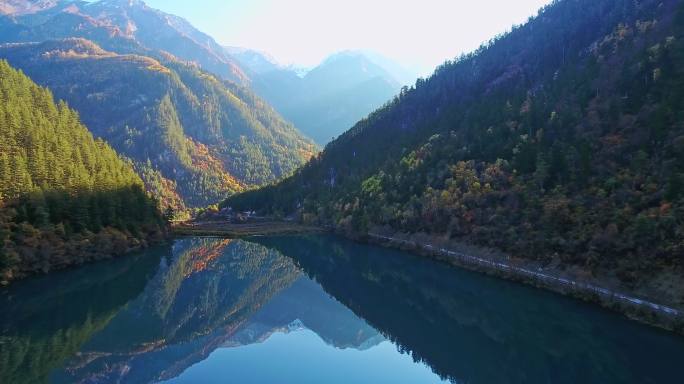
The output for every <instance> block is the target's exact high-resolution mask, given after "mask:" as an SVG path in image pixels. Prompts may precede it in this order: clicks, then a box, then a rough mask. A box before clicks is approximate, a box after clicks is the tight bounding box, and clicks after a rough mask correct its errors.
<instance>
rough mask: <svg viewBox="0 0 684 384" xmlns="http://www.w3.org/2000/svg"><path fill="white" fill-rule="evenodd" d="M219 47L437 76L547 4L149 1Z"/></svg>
mask: <svg viewBox="0 0 684 384" xmlns="http://www.w3.org/2000/svg"><path fill="white" fill-rule="evenodd" d="M146 2H147V3H148V4H149V5H150V6H152V7H154V8H158V9H161V10H163V11H166V12H169V13H173V14H177V15H179V16H182V17H184V18H186V19H188V20H189V21H190V22H191V23H193V24H194V25H195V26H196V27H198V28H199V29H200V30H202V31H204V32H206V33H208V34H210V35H211V36H213V37H214V38H215V39H216V40H217V41H218V42H219V43H221V44H226V45H235V46H243V47H249V48H254V49H259V50H263V51H266V52H268V53H270V54H272V55H273V56H274V57H275V58H276V59H278V60H279V61H280V62H282V63H286V64H291V63H294V64H299V65H306V66H311V65H315V64H317V63H318V62H320V61H321V60H322V59H323V58H324V57H326V56H328V55H330V54H331V53H334V52H337V51H341V50H346V49H370V50H374V51H377V52H379V53H381V54H383V55H385V56H388V57H390V58H393V59H395V60H398V61H399V62H401V63H403V64H405V65H410V66H419V67H421V68H422V69H423V70H426V69H428V68H430V69H432V68H433V67H435V66H436V65H438V64H440V63H442V62H443V61H444V60H446V59H450V58H454V57H456V56H457V55H459V54H460V53H462V52H466V51H470V50H473V49H475V48H477V46H479V45H480V43H481V42H483V41H486V40H488V39H489V38H491V37H493V36H494V35H496V34H497V33H501V32H504V31H506V30H508V29H510V27H511V26H512V25H513V24H520V23H522V22H524V21H525V20H526V19H527V18H528V17H529V16H531V15H534V14H536V12H537V10H538V9H539V8H540V7H542V6H543V5H544V4H546V3H549V2H550V0H194V1H188V0H147V1H146Z"/></svg>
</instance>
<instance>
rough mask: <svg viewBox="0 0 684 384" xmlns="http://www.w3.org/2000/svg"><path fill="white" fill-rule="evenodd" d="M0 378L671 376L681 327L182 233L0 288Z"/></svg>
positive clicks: (340, 245)
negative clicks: (159, 244)
mask: <svg viewBox="0 0 684 384" xmlns="http://www.w3.org/2000/svg"><path fill="white" fill-rule="evenodd" d="M0 311H1V312H0V383H3V384H4V383H153V382H169V383H229V382H231V383H232V382H234V383H340V384H341V383H443V382H454V383H680V382H682V377H684V376H683V374H684V338H680V337H678V336H675V335H673V334H669V333H666V332H661V331H659V330H656V329H653V328H650V327H646V326H642V325H640V324H637V323H634V322H631V321H628V320H626V319H624V318H622V317H620V316H618V315H615V314H613V313H610V312H607V311H604V310H602V309H599V308H597V307H594V306H591V305H588V304H584V303H580V302H577V301H574V300H570V299H567V298H563V297H560V296H557V295H554V294H551V293H547V292H544V291H539V290H535V289H532V288H529V287H525V286H521V285H517V284H514V283H510V282H506V281H501V280H497V279H493V278H489V277H485V276H482V275H479V274H475V273H471V272H468V271H463V270H459V269H454V268H450V267H447V266H445V265H442V264H439V263H435V262H432V261H429V260H425V259H422V258H419V257H414V256H412V255H410V254H406V253H403V252H398V251H392V250H386V249H383V248H378V247H372V246H365V245H359V244H355V243H352V242H349V241H346V240H343V239H340V238H336V237H332V236H289V237H256V238H252V239H249V240H234V241H229V240H222V239H208V238H187V239H180V240H177V241H175V242H174V243H173V244H172V245H171V246H168V247H165V248H159V249H155V250H151V251H148V252H146V253H145V254H142V255H138V256H132V257H125V258H122V259H119V260H114V261H111V262H104V263H100V264H94V265H90V266H86V267H83V268H80V269H77V270H72V271H68V272H64V273H57V274H53V275H50V276H45V277H40V278H35V279H30V280H27V281H23V282H19V283H17V284H15V285H13V286H11V287H10V288H7V289H4V290H0Z"/></svg>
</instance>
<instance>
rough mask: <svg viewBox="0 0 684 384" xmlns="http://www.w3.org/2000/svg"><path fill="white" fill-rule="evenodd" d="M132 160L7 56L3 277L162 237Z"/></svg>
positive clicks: (0, 182) (2, 128)
mask: <svg viewBox="0 0 684 384" xmlns="http://www.w3.org/2000/svg"><path fill="white" fill-rule="evenodd" d="M162 231H163V223H162V220H161V216H160V214H159V212H158V210H157V203H156V202H155V201H154V200H152V199H151V198H149V197H148V196H147V194H146V193H145V192H144V190H143V183H142V181H141V180H140V178H139V177H138V176H137V175H136V173H135V172H134V170H133V167H132V165H131V164H130V163H129V162H127V161H125V160H123V159H122V158H120V157H119V156H118V155H117V154H116V152H114V150H113V149H112V148H111V147H109V146H108V145H107V144H105V143H104V142H103V141H102V140H99V139H98V140H96V139H94V138H93V136H92V134H91V133H90V132H88V130H87V128H86V127H85V126H83V125H82V124H81V123H80V122H79V118H78V114H77V113H76V112H74V111H73V110H71V109H69V108H68V107H67V106H66V104H64V103H63V102H59V104H55V103H54V101H53V98H52V94H51V93H50V91H48V90H47V89H45V88H41V87H39V86H37V85H36V84H35V83H33V82H32V81H31V80H30V79H29V78H27V77H26V76H25V75H23V74H22V73H21V72H18V71H16V70H14V69H13V68H11V67H10V66H9V65H8V64H7V62H6V61H0V282H2V281H7V280H11V279H13V278H17V277H22V276H25V275H27V274H31V273H36V272H47V271H49V270H51V269H59V268H63V267H65V266H68V265H73V264H80V263H83V262H85V261H88V260H92V259H97V258H104V257H111V255H113V254H120V253H123V252H125V251H126V250H127V249H128V248H129V247H131V246H139V245H141V244H144V243H145V242H147V241H156V240H160V239H161V235H162Z"/></svg>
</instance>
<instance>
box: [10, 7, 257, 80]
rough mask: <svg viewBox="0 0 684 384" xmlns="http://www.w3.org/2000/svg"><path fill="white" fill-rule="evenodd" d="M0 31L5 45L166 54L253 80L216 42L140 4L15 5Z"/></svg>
mask: <svg viewBox="0 0 684 384" xmlns="http://www.w3.org/2000/svg"><path fill="white" fill-rule="evenodd" d="M3 13H4V14H5V17H2V16H1V15H2V14H3ZM0 32H2V33H0V42H35V41H45V40H54V39H63V38H68V37H81V38H86V39H89V40H92V41H94V42H96V43H97V44H99V45H101V46H102V47H103V48H105V49H107V50H113V51H115V52H118V53H136V54H144V55H155V56H157V55H159V52H160V51H165V52H169V53H171V54H173V55H174V56H176V57H178V58H180V59H182V60H184V61H188V62H195V63H197V64H198V65H200V66H201V67H202V68H203V69H205V70H207V71H210V72H212V73H215V74H217V75H219V76H221V77H222V78H225V79H228V80H232V81H235V82H237V83H240V84H247V82H248V81H249V79H248V78H247V75H246V74H245V73H244V72H243V70H242V69H241V68H240V67H239V65H238V64H237V61H235V60H234V59H233V58H232V57H230V55H229V54H227V52H226V51H225V50H224V49H223V47H221V46H220V45H219V44H218V43H216V41H214V39H213V38H211V37H210V36H208V35H206V34H204V33H202V32H200V31H199V30H197V29H196V28H194V27H193V26H192V25H191V24H190V23H188V21H186V20H185V19H183V18H181V17H178V16H174V15H170V14H167V13H164V12H162V11H159V10H157V9H154V8H151V7H149V6H147V5H146V4H145V3H144V2H143V1H141V0H101V1H96V2H92V1H82V0H51V1H44V0H12V1H11V2H10V3H9V4H8V5H6V6H5V7H3V8H0Z"/></svg>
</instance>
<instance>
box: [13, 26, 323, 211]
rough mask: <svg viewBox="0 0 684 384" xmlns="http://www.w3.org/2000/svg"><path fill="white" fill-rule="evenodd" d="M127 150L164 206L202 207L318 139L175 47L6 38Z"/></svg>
mask: <svg viewBox="0 0 684 384" xmlns="http://www.w3.org/2000/svg"><path fill="white" fill-rule="evenodd" d="M0 57H2V58H6V59H7V60H8V61H9V62H10V63H11V64H12V65H13V66H16V67H18V68H21V69H22V70H24V71H26V73H27V74H28V75H29V76H31V77H32V78H33V79H34V80H35V81H36V82H38V83H39V84H41V85H43V86H46V87H48V88H50V89H51V90H52V91H53V92H54V93H55V95H56V96H57V97H59V98H62V99H64V100H67V101H68V102H69V104H70V105H71V106H72V107H73V108H75V109H76V110H77V111H79V113H80V116H81V118H82V119H83V121H84V123H85V124H86V125H87V126H88V127H89V128H90V129H91V131H92V132H93V133H94V134H95V136H96V137H101V138H103V139H105V140H106V141H107V142H108V143H109V144H111V145H112V146H113V147H114V148H115V149H116V150H117V151H118V152H119V153H121V154H123V155H125V156H127V157H129V158H131V159H133V160H134V162H135V166H136V169H138V171H139V172H140V174H141V175H142V176H143V178H144V179H145V182H146V184H147V186H148V188H149V189H150V190H152V191H154V192H155V194H157V195H158V196H160V198H162V200H163V201H162V206H164V207H166V206H169V205H171V206H174V207H176V208H182V207H183V204H186V205H187V206H190V207H198V206H203V205H207V204H212V203H216V202H218V201H220V200H221V199H223V198H225V197H226V196H228V195H230V194H232V193H234V192H237V191H240V190H242V189H244V188H245V187H246V186H253V185H261V184H264V183H267V182H271V181H274V180H276V179H277V178H279V177H282V176H285V175H287V174H289V173H291V172H292V171H293V170H294V169H296V168H297V167H298V166H300V165H301V164H303V163H304V162H305V161H306V160H307V159H308V158H309V157H310V156H311V155H312V154H313V152H314V150H315V149H314V146H313V143H311V142H310V141H308V140H307V139H305V138H304V137H302V136H301V135H300V134H299V133H298V132H297V130H296V129H295V128H294V127H293V126H292V125H291V124H289V123H286V122H285V121H284V120H282V118H281V117H280V116H279V115H278V114H277V113H275V112H274V111H273V110H272V109H271V108H270V107H269V106H268V105H267V104H265V103H264V102H263V101H261V100H260V99H259V98H257V97H256V96H254V94H252V93H251V92H250V91H249V90H247V89H245V88H243V87H241V86H238V85H235V84H234V83H231V82H227V81H221V80H219V79H218V78H216V77H215V76H213V75H210V74H208V73H206V72H203V71H201V70H200V69H198V68H197V67H195V66H192V65H188V64H184V63H180V62H178V61H177V60H175V59H174V58H172V57H166V59H165V60H162V61H158V60H156V59H153V58H151V57H147V56H140V55H121V54H117V53H113V52H110V51H105V50H103V49H102V48H100V47H99V46H98V45H96V44H95V43H93V42H91V41H88V40H84V39H65V40H59V41H46V42H43V43H16V44H5V45H0Z"/></svg>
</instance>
